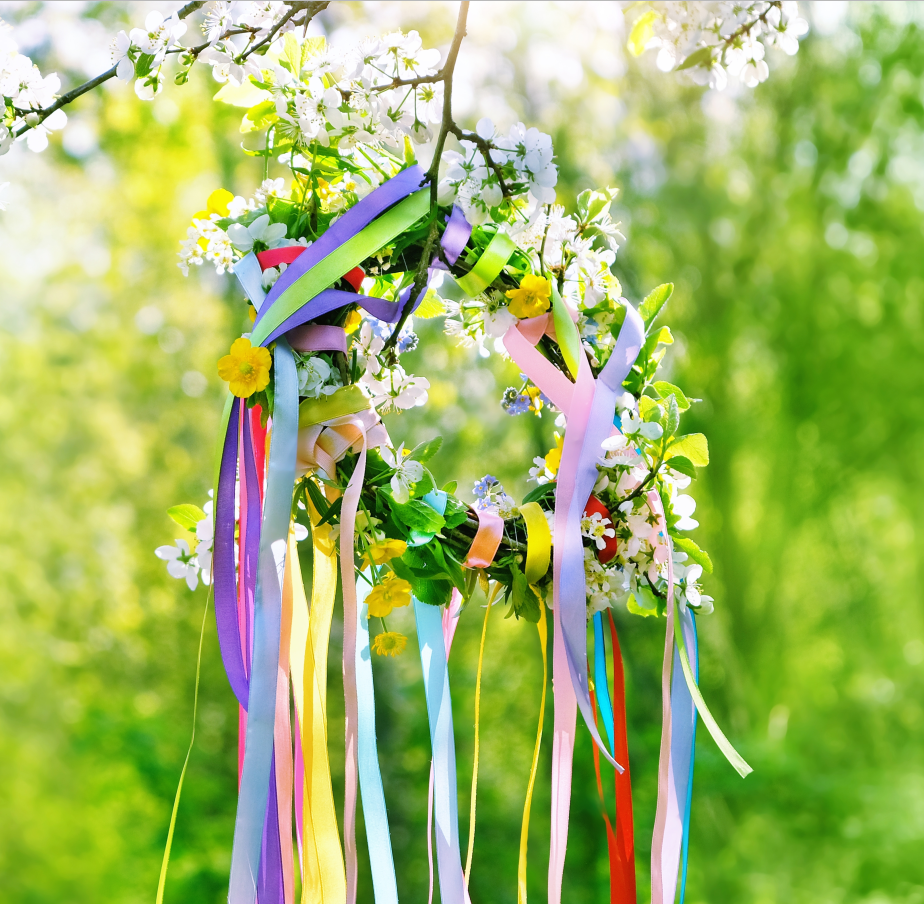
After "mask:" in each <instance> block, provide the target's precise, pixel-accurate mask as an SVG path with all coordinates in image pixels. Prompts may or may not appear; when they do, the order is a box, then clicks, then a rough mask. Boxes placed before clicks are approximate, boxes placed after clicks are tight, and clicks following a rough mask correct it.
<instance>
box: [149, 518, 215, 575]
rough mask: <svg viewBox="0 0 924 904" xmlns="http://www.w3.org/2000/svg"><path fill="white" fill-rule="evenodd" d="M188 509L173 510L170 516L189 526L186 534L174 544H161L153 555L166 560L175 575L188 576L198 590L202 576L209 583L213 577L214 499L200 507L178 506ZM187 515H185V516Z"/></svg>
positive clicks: (186, 526) (168, 568) (182, 525)
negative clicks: (184, 510)
mask: <svg viewBox="0 0 924 904" xmlns="http://www.w3.org/2000/svg"><path fill="white" fill-rule="evenodd" d="M177 508H178V509H186V510H188V511H187V512H184V513H183V514H182V515H179V516H178V515H177V514H175V513H174V512H175V510H171V512H170V515H171V517H172V518H173V519H174V520H175V521H176V522H177V523H178V524H180V526H181V527H184V528H185V529H186V536H185V537H180V538H178V539H177V540H176V542H175V545H173V546H158V547H157V549H155V550H154V555H156V556H157V558H158V559H163V560H164V561H165V562H166V563H167V573H168V574H169V575H170V577H172V578H177V579H179V580H185V581H186V586H187V587H189V589H190V590H195V589H196V587H197V586H198V585H199V581H200V579H201V581H202V583H203V584H205V585H206V586H208V585H209V584H210V583H211V580H212V541H213V539H214V536H215V522H214V519H213V516H212V501H211V500H209V501H208V502H206V503H205V505H204V506H203V507H202V508H201V509H199V508H197V507H196V506H193V505H190V506H178V507H177ZM184 516H185V517H184Z"/></svg>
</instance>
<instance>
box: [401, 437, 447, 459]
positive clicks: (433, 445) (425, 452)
mask: <svg viewBox="0 0 924 904" xmlns="http://www.w3.org/2000/svg"><path fill="white" fill-rule="evenodd" d="M442 445H443V437H441V436H434V437H433V439H431V440H429V441H428V442H425V443H421V444H420V445H419V446H414V448H413V449H412V450H411V454H410V455H408V458H411V459H413V460H414V461H419V462H425V461H429V460H430V459H431V458H433V456H434V455H436V453H437V452H439V451H440V446H442Z"/></svg>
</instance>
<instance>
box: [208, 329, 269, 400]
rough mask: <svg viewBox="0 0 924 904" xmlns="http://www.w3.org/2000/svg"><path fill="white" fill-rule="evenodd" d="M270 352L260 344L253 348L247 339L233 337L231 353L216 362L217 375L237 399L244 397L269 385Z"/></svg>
mask: <svg viewBox="0 0 924 904" xmlns="http://www.w3.org/2000/svg"><path fill="white" fill-rule="evenodd" d="M272 360H273V359H272V358H271V357H270V353H269V352H268V351H267V350H266V349H265V348H262V347H260V346H257V347H256V348H254V347H253V346H252V345H251V344H250V340H249V339H245V338H243V337H241V338H240V339H235V340H234V342H233V343H232V345H231V354H229V355H225V356H224V358H222V359H221V360H220V361H219V362H218V376H219V377H221V378H222V380H224V381H225V382H226V383H228V388H229V389H230V390H231V392H232V393H233V394H234V395H236V396H237V397H238V398H239V399H246V398H249V397H250V396H252V395H253V394H254V393H255V392H260V390H261V389H266V387H267V386H268V385H269V369H270V364H271V363H272Z"/></svg>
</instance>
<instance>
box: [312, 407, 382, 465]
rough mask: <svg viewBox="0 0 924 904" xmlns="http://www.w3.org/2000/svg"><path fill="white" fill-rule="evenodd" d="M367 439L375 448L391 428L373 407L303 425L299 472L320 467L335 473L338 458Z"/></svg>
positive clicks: (360, 445) (361, 444) (380, 443)
mask: <svg viewBox="0 0 924 904" xmlns="http://www.w3.org/2000/svg"><path fill="white" fill-rule="evenodd" d="M366 440H368V443H369V447H370V448H373V449H374V448H376V447H378V446H381V445H383V444H385V443H387V442H388V431H387V430H386V429H385V425H384V424H383V423H382V422H381V421H380V420H379V416H378V415H377V414H376V413H375V412H374V411H372V409H367V410H365V411H360V412H359V413H358V414H348V415H344V416H343V417H335V418H331V419H330V420H328V421H324V422H323V423H320V424H311V426H309V427H302V428H301V429H300V430H299V431H298V457H297V458H296V461H295V474H296V476H297V477H300V476H302V475H303V474H306V473H307V472H308V471H314V470H317V469H319V468H320V469H321V470H322V471H324V473H325V474H328V475H331V476H332V475H333V473H334V468H335V467H336V464H337V462H338V461H340V459H342V458H343V456H344V455H346V454H347V452H351V451H352V452H358V451H360V449H361V447H362V446H363V443H364V442H366Z"/></svg>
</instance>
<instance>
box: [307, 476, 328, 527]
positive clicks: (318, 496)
mask: <svg viewBox="0 0 924 904" xmlns="http://www.w3.org/2000/svg"><path fill="white" fill-rule="evenodd" d="M305 488H306V489H307V491H308V496H309V497H310V498H311V504H312V505H313V506H314V507H315V511H317V513H318V514H319V515H320V516H321V517H322V518H324V517H326V515H327V511H328V509H329V508H330V503H329V502H328V501H327V500H326V499H325V498H324V494H323V493H322V492H321V488H320V487H319V486H318V485H317V484H316V483H315V482H314V481H313V480H306V481H305Z"/></svg>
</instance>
